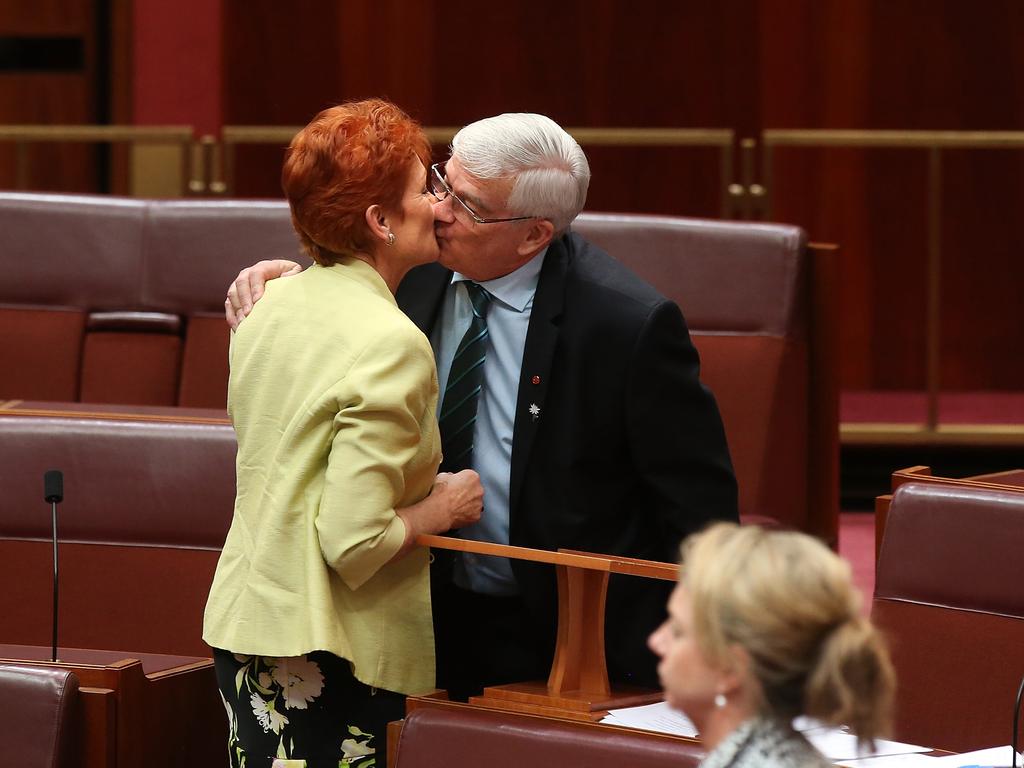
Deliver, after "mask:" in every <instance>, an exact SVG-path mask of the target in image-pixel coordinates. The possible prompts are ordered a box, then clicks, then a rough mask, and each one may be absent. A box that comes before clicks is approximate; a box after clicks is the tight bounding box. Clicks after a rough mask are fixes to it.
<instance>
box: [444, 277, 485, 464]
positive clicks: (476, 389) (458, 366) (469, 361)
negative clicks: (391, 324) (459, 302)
mask: <svg viewBox="0 0 1024 768" xmlns="http://www.w3.org/2000/svg"><path fill="white" fill-rule="evenodd" d="M464 285H465V286H466V291H467V292H468V293H469V300H470V303H471V304H472V306H473V317H472V319H471V320H470V322H469V328H468V329H467V330H466V335H465V336H463V337H462V341H461V342H459V348H458V349H457V350H455V357H454V358H452V367H451V370H450V371H449V372H448V383H447V385H446V386H445V390H444V400H443V401H442V403H441V416H440V418H439V419H438V426H439V427H440V429H441V450H442V451H443V453H444V460H443V461H442V462H441V471H442V472H458V471H459V470H462V469H466V468H467V467H469V466H470V465H471V463H472V459H473V426H474V425H475V424H476V407H477V402H478V401H479V400H480V388H481V385H482V384H483V380H484V359H485V358H486V357H487V347H486V345H487V306H488V304H489V303H490V301H491V297H490V295H489V294H488V293H487V291H485V290H484V289H483V288H481V287H480V286H479V285H477V284H476V283H472V282H470V281H468V280H467V281H465V283H464Z"/></svg>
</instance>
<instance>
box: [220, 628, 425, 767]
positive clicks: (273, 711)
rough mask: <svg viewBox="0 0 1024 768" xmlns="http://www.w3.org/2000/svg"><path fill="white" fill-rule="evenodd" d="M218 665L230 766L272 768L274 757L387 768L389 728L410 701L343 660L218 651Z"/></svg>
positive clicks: (324, 655) (315, 655)
mask: <svg viewBox="0 0 1024 768" xmlns="http://www.w3.org/2000/svg"><path fill="white" fill-rule="evenodd" d="M213 665H214V670H215V672H216V675H217V686H218V688H220V693H221V696H222V697H223V698H224V703H225V707H226V709H227V712H228V723H229V736H228V752H229V758H230V765H231V766H232V768H238V767H239V766H243V765H244V766H245V768H271V766H272V765H273V764H274V760H275V759H283V760H284V761H285V762H283V763H279V764H280V765H288V764H289V763H288V762H287V761H288V760H295V761H296V762H295V763H294V765H305V766H306V768H322V767H324V768H326V766H330V768H337V767H338V765H341V764H343V765H351V766H354V767H355V768H371V766H372V767H373V768H384V766H385V764H386V760H387V755H386V748H387V734H386V726H387V723H389V722H390V721H392V720H400V719H401V718H402V717H404V716H405V697H404V696H402V695H401V694H398V693H393V692H391V691H383V690H376V689H373V688H370V687H369V686H367V685H364V684H363V683H361V682H359V681H358V680H356V679H355V677H354V676H353V675H352V666H351V664H349V662H348V661H346V660H345V659H342V658H339V657H338V656H335V655H334V654H332V653H327V652H326V651H313V652H312V653H308V654H306V655H305V656H297V657H289V658H281V659H279V658H272V657H265V656H241V655H238V656H236V655H235V654H232V653H231V652H229V651H223V650H220V649H218V648H215V649H214V651H213ZM346 758H347V759H348V762H342V761H343V760H345V759H346ZM302 760H305V763H301V762H299V761H302Z"/></svg>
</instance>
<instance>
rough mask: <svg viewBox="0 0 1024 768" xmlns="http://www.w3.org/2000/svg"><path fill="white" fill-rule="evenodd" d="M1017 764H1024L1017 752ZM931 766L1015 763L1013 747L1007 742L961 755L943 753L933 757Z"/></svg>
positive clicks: (941, 767)
mask: <svg viewBox="0 0 1024 768" xmlns="http://www.w3.org/2000/svg"><path fill="white" fill-rule="evenodd" d="M1017 755H1018V757H1017V765H1018V766H1020V765H1024V759H1022V756H1021V755H1020V753H1019V752H1018V753H1017ZM929 765H930V766H935V768H960V766H1006V768H1009V767H1010V766H1011V765H1013V751H1012V747H1010V745H1009V744H1007V745H1006V746H1004V747H989V748H988V749H978V750H975V751H974V752H964V753H963V754H960V755H943V756H942V757H936V758H933V759H932V761H931V763H930V764H929Z"/></svg>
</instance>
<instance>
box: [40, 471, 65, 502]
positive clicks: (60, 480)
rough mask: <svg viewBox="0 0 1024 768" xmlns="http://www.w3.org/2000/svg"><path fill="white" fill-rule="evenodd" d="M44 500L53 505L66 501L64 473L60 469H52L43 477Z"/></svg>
mask: <svg viewBox="0 0 1024 768" xmlns="http://www.w3.org/2000/svg"><path fill="white" fill-rule="evenodd" d="M43 498H44V499H46V501H47V502H48V503H51V504H59V503H60V502H62V501H64V473H63V472H61V471H60V470H59V469H51V470H49V471H48V472H47V473H46V474H45V475H43Z"/></svg>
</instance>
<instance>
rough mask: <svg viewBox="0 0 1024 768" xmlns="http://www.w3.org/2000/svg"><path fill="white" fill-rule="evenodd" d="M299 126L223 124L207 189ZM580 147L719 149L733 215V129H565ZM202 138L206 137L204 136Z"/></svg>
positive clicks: (223, 185) (445, 138)
mask: <svg viewBox="0 0 1024 768" xmlns="http://www.w3.org/2000/svg"><path fill="white" fill-rule="evenodd" d="M299 130H301V126H255V125H226V126H224V128H223V129H222V130H221V145H222V147H223V151H222V153H221V161H222V162H221V164H220V166H219V168H220V169H222V170H214V171H213V172H212V173H213V174H214V175H213V176H211V177H210V179H211V180H210V183H209V186H208V189H209V190H210V191H211V192H214V193H216V194H228V195H230V194H232V193H233V192H234V189H235V148H236V147H237V146H238V145H239V144H276V145H277V146H280V147H285V146H287V145H288V143H289V142H290V141H291V140H292V137H293V136H294V135H295V134H296V133H298V132H299ZM424 130H425V131H426V134H427V138H428V139H429V140H430V142H431V143H432V144H447V143H448V142H450V141H451V140H452V137H453V136H454V135H455V134H456V132H457V131H458V130H459V129H458V128H457V127H454V126H434V127H426V128H424ZM566 130H567V131H568V132H569V133H570V134H572V136H573V137H574V138H575V139H576V140H577V141H578V142H579V143H580V144H581V145H582V146H615V147H672V148H700V147H717V148H718V152H719V155H718V170H719V185H718V186H719V212H720V215H721V216H723V217H728V216H730V215H733V214H734V211H735V198H736V191H735V185H734V184H732V183H731V182H732V176H733V153H734V149H733V148H734V145H735V142H736V139H735V132H733V131H731V130H728V129H724V128H723V129H719V128H567V129H566ZM204 139H205V137H204Z"/></svg>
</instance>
